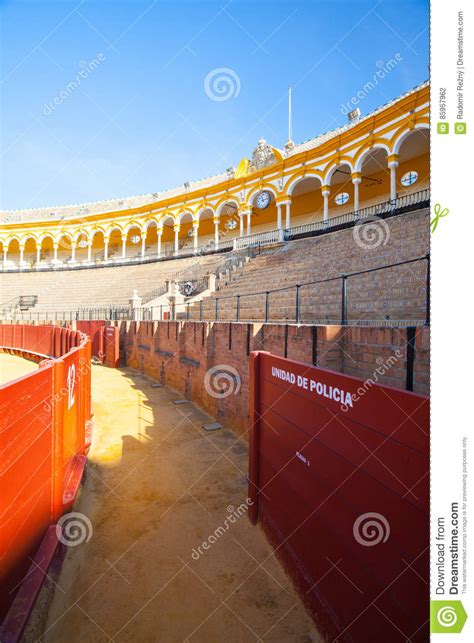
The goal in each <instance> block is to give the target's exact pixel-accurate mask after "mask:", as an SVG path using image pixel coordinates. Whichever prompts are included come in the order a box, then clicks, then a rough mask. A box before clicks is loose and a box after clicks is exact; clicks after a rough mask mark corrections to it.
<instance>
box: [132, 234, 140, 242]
mask: <svg viewBox="0 0 474 643" xmlns="http://www.w3.org/2000/svg"><path fill="white" fill-rule="evenodd" d="M130 241H131V242H132V243H138V242H139V241H140V237H139V236H138V234H134V235H133V237H130Z"/></svg>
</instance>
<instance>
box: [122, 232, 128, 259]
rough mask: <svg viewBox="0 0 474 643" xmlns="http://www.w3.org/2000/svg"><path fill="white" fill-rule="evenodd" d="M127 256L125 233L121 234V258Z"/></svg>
mask: <svg viewBox="0 0 474 643" xmlns="http://www.w3.org/2000/svg"><path fill="white" fill-rule="evenodd" d="M126 256H127V233H126V232H124V234H122V259H125V257H126Z"/></svg>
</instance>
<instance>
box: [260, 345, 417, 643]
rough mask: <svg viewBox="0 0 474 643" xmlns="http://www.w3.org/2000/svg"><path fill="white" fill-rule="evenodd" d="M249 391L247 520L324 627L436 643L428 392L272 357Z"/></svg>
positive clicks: (339, 633) (342, 634) (263, 360)
mask: <svg viewBox="0 0 474 643" xmlns="http://www.w3.org/2000/svg"><path fill="white" fill-rule="evenodd" d="M374 375H375V374H374ZM250 395H251V401H250V403H251V406H250V412H251V417H250V428H251V432H250V464H249V497H250V499H251V501H252V503H253V504H251V506H250V508H249V514H250V518H251V519H252V521H253V522H256V521H257V520H259V521H260V522H261V523H262V526H263V528H264V530H265V532H266V534H267V536H268V537H269V539H270V541H271V542H272V543H273V544H274V546H275V548H276V551H277V554H278V555H279V556H280V557H281V558H282V559H283V561H284V563H285V567H286V568H287V570H288V571H289V572H290V573H291V574H292V577H293V579H294V581H295V583H296V584H297V586H298V588H299V590H300V592H301V595H302V597H303V599H304V601H305V602H306V604H307V606H308V608H309V609H310V610H311V612H312V613H313V615H314V618H315V620H316V622H317V624H318V627H319V629H320V631H321V632H322V633H323V634H325V635H326V636H327V637H328V639H329V640H335V639H336V638H337V641H338V642H342V641H352V642H355V641H356V642H361V643H369V642H371V641H373V642H374V643H375V642H377V643H380V641H384V642H389V643H390V642H392V641H393V642H395V641H396V642H397V643H398V642H399V641H406V640H410V641H412V642H415V641H428V640H429V634H428V618H429V585H428V581H429V558H428V553H429V550H428V542H429V540H428V538H429V437H428V431H429V399H428V398H426V397H423V396H420V395H415V394H413V393H408V392H405V391H400V390H396V389H393V388H390V387H387V386H381V385H378V384H374V383H373V382H372V384H370V383H367V382H364V381H363V380H360V379H358V378H355V377H350V376H346V375H341V374H340V373H335V372H333V371H329V370H326V369H321V368H314V367H309V366H306V365H304V364H300V363H297V362H293V361H290V360H287V359H283V358H278V357H274V356H273V355H270V354H268V353H252V355H251V392H250Z"/></svg>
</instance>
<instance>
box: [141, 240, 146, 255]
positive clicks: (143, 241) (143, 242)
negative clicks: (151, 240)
mask: <svg viewBox="0 0 474 643" xmlns="http://www.w3.org/2000/svg"><path fill="white" fill-rule="evenodd" d="M145 250H146V235H145V236H144V237H143V236H142V259H144V258H145Z"/></svg>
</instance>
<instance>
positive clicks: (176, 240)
mask: <svg viewBox="0 0 474 643" xmlns="http://www.w3.org/2000/svg"><path fill="white" fill-rule="evenodd" d="M179 230H180V226H179V225H175V226H174V255H175V257H177V256H178V255H179Z"/></svg>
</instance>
